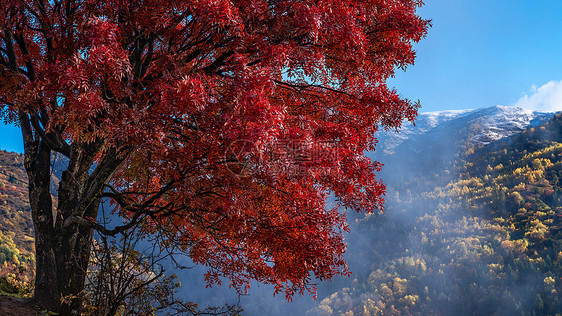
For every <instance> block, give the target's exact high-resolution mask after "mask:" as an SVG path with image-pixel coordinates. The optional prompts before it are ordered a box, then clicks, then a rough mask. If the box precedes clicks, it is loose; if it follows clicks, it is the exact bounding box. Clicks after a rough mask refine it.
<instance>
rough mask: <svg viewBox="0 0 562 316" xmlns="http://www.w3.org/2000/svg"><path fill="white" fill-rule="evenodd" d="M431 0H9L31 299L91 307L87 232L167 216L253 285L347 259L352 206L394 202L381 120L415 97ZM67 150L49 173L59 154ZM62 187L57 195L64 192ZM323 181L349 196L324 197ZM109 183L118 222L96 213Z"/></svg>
mask: <svg viewBox="0 0 562 316" xmlns="http://www.w3.org/2000/svg"><path fill="white" fill-rule="evenodd" d="M420 5H422V1H420V0H390V1H377V0H372V1H321V2H318V1H292V0H286V1H273V0H269V1H265V0H240V1H226V0H218V1H192V0H158V1H153V0H141V1H138V0H136V1H131V0H110V1H94V0H82V1H75V0H33V1H24V0H1V6H0V25H1V29H2V30H1V34H0V78H1V85H0V102H1V103H2V107H1V109H2V112H1V115H2V116H3V117H4V118H5V119H6V120H7V121H8V122H15V123H16V124H18V125H19V126H20V127H21V130H22V135H23V139H24V148H25V168H26V170H27V174H28V177H29V199H30V204H31V208H32V217H33V222H34V225H35V238H36V257H37V265H36V274H37V275H36V283H35V284H36V285H35V300H36V301H37V303H38V304H39V305H40V306H42V307H44V308H48V309H50V310H54V311H59V312H61V313H63V314H71V313H79V308H80V307H79V306H80V300H79V299H72V300H64V302H63V303H61V298H62V297H67V296H76V294H77V293H79V292H80V291H82V290H83V288H84V279H85V273H86V270H87V267H88V263H89V258H90V249H91V246H92V238H93V237H92V236H93V233H94V231H98V232H99V233H101V234H104V235H106V236H115V235H117V234H119V233H122V232H124V231H126V230H129V229H134V230H136V231H138V232H141V233H144V234H156V235H158V236H159V240H161V245H160V246H161V247H168V248H173V249H174V250H181V251H183V252H184V253H185V254H187V255H189V256H190V257H191V259H192V260H193V261H194V262H196V263H199V264H204V265H206V266H208V268H209V270H208V273H207V275H206V277H207V280H208V282H209V283H210V284H213V283H219V282H220V277H227V278H229V279H230V282H231V283H232V285H234V286H235V287H236V288H238V289H239V290H240V291H244V289H245V288H246V286H247V284H248V282H249V280H252V279H254V280H257V281H260V282H264V283H269V284H274V285H276V292H278V291H284V292H285V294H286V295H287V297H288V298H290V297H291V296H292V295H293V294H294V293H303V291H307V290H309V291H313V290H314V289H313V285H312V281H311V277H312V276H314V277H316V278H319V279H329V278H331V277H333V276H334V275H336V274H342V273H343V274H345V273H347V267H346V264H345V261H344V260H343V258H342V254H343V252H344V250H345V243H344V242H343V237H342V233H343V232H344V231H346V230H347V227H346V224H345V214H344V212H342V209H343V208H349V209H355V210H364V211H372V210H375V209H378V208H381V207H382V203H383V199H382V196H383V194H384V190H385V186H384V185H383V183H382V182H381V181H380V180H378V179H377V178H376V176H375V172H377V171H379V170H380V168H381V165H380V164H378V163H376V162H371V161H370V160H369V159H368V158H366V157H364V155H363V152H364V151H365V150H373V149H374V145H375V143H376V140H375V138H374V133H375V132H376V131H377V130H378V129H379V128H398V127H399V126H400V124H401V122H402V121H403V120H405V119H408V120H410V121H412V120H413V119H414V118H415V116H416V113H417V108H418V107H419V104H418V103H412V102H410V101H408V100H405V99H402V98H400V97H399V96H398V94H397V92H396V91H395V90H393V89H390V88H388V87H387V85H386V79H387V78H388V77H390V76H392V75H393V73H394V70H395V69H396V68H397V67H398V68H405V67H406V66H407V65H408V64H412V63H413V61H414V57H415V53H414V51H413V49H412V43H413V42H417V41H419V40H420V39H421V38H423V37H424V36H425V34H426V31H427V27H428V25H429V21H427V20H424V19H422V18H420V17H419V16H417V15H416V9H417V7H419V6H420ZM53 154H57V155H63V156H65V157H66V158H67V160H68V166H67V168H66V170H64V172H63V173H62V178H61V182H60V184H59V186H58V190H57V192H51V191H50V189H49V183H50V176H51V157H52V155H53ZM52 193H53V194H56V195H57V203H56V205H54V203H53V199H52V196H51V194H52ZM328 194H333V195H334V196H335V197H336V202H335V204H334V205H333V206H331V207H327V205H326V198H327V196H328ZM106 199H107V200H108V201H109V202H110V203H112V205H113V206H114V207H115V209H114V212H115V213H116V214H119V215H120V216H121V217H122V218H123V225H120V226H116V227H112V228H106V227H104V226H103V225H100V224H99V223H98V222H97V221H96V218H97V214H98V209H99V206H100V203H102V201H104V200H106Z"/></svg>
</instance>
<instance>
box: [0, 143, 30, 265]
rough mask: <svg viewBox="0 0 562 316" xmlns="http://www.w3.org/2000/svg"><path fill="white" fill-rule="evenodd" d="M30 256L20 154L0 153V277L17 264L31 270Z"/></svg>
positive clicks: (26, 207)
mask: <svg viewBox="0 0 562 316" xmlns="http://www.w3.org/2000/svg"><path fill="white" fill-rule="evenodd" d="M33 253H34V243H33V223H32V222H31V214H30V208H29V203H28V198H27V176H26V174H25V171H24V168H23V155H20V154H16V153H10V152H6V151H0V271H1V273H0V274H4V273H6V272H13V271H16V270H17V268H18V267H19V266H20V265H24V266H27V267H29V268H33V266H34V265H35V261H34V260H35V259H34V255H33ZM28 270H31V269H28Z"/></svg>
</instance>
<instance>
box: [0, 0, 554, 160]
mask: <svg viewBox="0 0 562 316" xmlns="http://www.w3.org/2000/svg"><path fill="white" fill-rule="evenodd" d="M425 2H426V5H425V6H424V7H423V8H421V9H420V10H419V13H420V14H421V15H422V16H423V17H424V18H428V19H432V20H433V27H432V28H431V29H430V30H429V34H428V36H427V38H425V39H424V40H422V41H421V42H420V43H418V44H417V45H416V50H417V53H418V58H417V60H416V64H415V65H413V66H410V67H408V69H407V70H406V72H402V71H401V70H399V71H398V73H397V75H396V78H394V79H392V80H390V81H389V84H390V85H391V86H394V87H395V88H396V89H397V90H398V92H399V93H400V94H401V95H402V96H404V97H407V98H409V99H412V100H418V99H419V100H420V102H421V104H422V109H421V111H422V112H428V111H439V110H454V109H472V108H479V107H484V106H491V105H496V104H501V105H518V106H522V107H526V108H530V109H536V110H543V111H554V110H562V0H425ZM0 149H5V150H10V151H18V152H21V151H22V150H23V148H22V145H21V136H20V133H19V131H18V130H17V128H15V127H11V126H5V125H4V124H3V123H0Z"/></svg>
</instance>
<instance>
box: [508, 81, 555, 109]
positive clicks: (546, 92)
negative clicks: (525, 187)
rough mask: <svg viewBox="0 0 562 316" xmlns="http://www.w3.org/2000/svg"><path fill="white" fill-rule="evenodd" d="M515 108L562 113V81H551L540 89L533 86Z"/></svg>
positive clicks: (516, 103)
mask: <svg viewBox="0 0 562 316" xmlns="http://www.w3.org/2000/svg"><path fill="white" fill-rule="evenodd" d="M514 106H518V107H522V108H525V109H529V110H536V111H542V112H555V111H562V81H549V82H548V83H546V84H544V85H543V86H541V87H539V88H537V86H535V85H533V87H532V88H531V90H530V91H529V92H527V94H525V95H523V96H522V97H521V98H520V99H519V100H517V102H515V104H514Z"/></svg>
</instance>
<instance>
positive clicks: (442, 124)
mask: <svg viewBox="0 0 562 316" xmlns="http://www.w3.org/2000/svg"><path fill="white" fill-rule="evenodd" d="M551 115H552V113H542V112H536V111H531V110H528V109H524V108H520V107H513V106H503V105H495V106H490V107H485V108H478V109H473V110H447V111H434V112H421V113H419V114H418V117H417V118H416V121H415V125H414V124H412V123H410V122H407V123H405V124H403V126H402V128H401V129H400V130H399V131H398V133H396V132H394V131H381V132H379V133H378V139H379V144H380V145H378V146H377V147H379V148H381V149H382V150H383V152H384V153H385V154H392V153H394V150H395V148H396V147H397V146H398V145H400V144H401V143H402V142H404V141H406V140H409V139H412V138H415V137H417V136H419V135H422V134H425V133H427V132H429V131H431V132H432V134H433V133H435V137H438V135H441V134H442V133H445V134H447V133H448V132H454V130H458V129H459V128H460V127H463V126H469V125H470V126H472V132H473V133H474V134H473V135H472V137H471V139H470V141H471V142H472V143H473V144H475V145H485V144H488V143H491V142H493V141H497V140H499V139H501V138H504V137H508V136H511V135H513V134H515V133H518V132H521V131H523V130H524V129H526V128H527V127H529V126H530V125H533V126H534V125H536V124H538V123H537V122H539V121H543V119H545V118H548V117H550V116H551Z"/></svg>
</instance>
